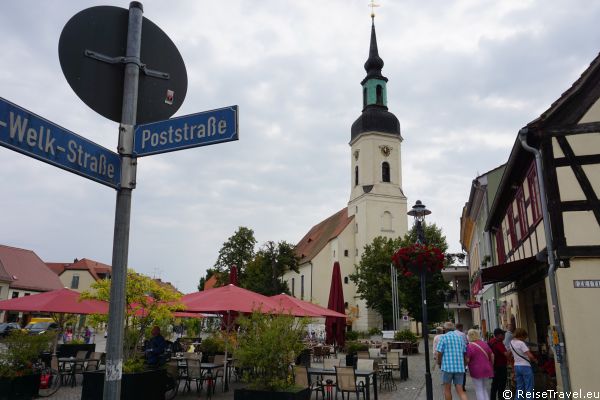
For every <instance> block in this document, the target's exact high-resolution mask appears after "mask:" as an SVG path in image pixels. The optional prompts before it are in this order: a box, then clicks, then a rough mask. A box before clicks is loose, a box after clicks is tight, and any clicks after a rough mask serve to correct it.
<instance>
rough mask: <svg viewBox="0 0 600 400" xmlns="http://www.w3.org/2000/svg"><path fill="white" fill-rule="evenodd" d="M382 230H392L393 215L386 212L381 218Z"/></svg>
mask: <svg viewBox="0 0 600 400" xmlns="http://www.w3.org/2000/svg"><path fill="white" fill-rule="evenodd" d="M381 230H382V231H387V232H390V231H391V230H392V213H391V212H389V211H385V212H384V213H383V215H382V216H381Z"/></svg>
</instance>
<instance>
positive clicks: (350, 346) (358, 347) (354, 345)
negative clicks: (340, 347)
mask: <svg viewBox="0 0 600 400" xmlns="http://www.w3.org/2000/svg"><path fill="white" fill-rule="evenodd" d="M344 350H345V351H346V354H356V352H358V351H368V350H369V345H368V344H366V343H361V342H357V341H354V340H350V341H347V342H346V345H345V346H344Z"/></svg>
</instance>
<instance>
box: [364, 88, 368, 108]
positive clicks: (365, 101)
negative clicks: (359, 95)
mask: <svg viewBox="0 0 600 400" xmlns="http://www.w3.org/2000/svg"><path fill="white" fill-rule="evenodd" d="M366 106H367V88H363V108H365V107H366Z"/></svg>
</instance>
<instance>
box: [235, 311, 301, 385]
mask: <svg viewBox="0 0 600 400" xmlns="http://www.w3.org/2000/svg"><path fill="white" fill-rule="evenodd" d="M238 323H239V324H240V328H241V329H240V333H239V335H238V348H237V350H236V351H235V358H236V360H238V361H239V365H240V367H242V368H248V369H249V370H251V371H254V373H253V374H252V375H245V376H244V380H245V381H246V382H247V383H249V386H250V387H251V388H253V389H263V390H285V389H289V388H290V387H293V386H294V383H293V382H294V379H293V375H292V373H291V370H290V368H289V366H290V364H292V363H293V362H294V361H295V359H296V356H297V355H298V354H300V352H301V351H302V350H303V349H304V344H303V343H302V338H303V337H304V334H305V331H306V326H307V325H308V320H306V319H298V318H294V317H292V316H290V315H271V314H262V313H259V312H257V311H255V312H253V313H252V314H251V315H250V316H248V317H246V316H244V317H240V318H239V319H238Z"/></svg>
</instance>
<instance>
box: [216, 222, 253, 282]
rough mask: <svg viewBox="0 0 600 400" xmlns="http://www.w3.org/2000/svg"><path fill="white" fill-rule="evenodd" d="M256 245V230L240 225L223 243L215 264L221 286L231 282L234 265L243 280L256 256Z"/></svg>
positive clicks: (239, 277)
mask: <svg viewBox="0 0 600 400" xmlns="http://www.w3.org/2000/svg"><path fill="white" fill-rule="evenodd" d="M255 246H256V239H255V238H254V231H253V230H252V229H249V228H246V227H244V226H240V227H239V228H238V230H237V231H236V232H235V233H234V234H233V236H231V237H229V239H227V241H226V242H225V243H223V246H221V249H220V250H219V256H218V257H217V261H216V262H215V265H214V271H215V273H216V274H217V283H218V285H219V286H222V285H225V284H227V283H229V270H230V268H231V266H232V265H235V266H236V267H237V270H238V279H239V281H240V282H241V281H242V280H243V277H244V275H245V273H246V266H247V265H248V263H249V262H250V261H251V260H252V259H253V258H254V247H255ZM207 279H208V278H207Z"/></svg>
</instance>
